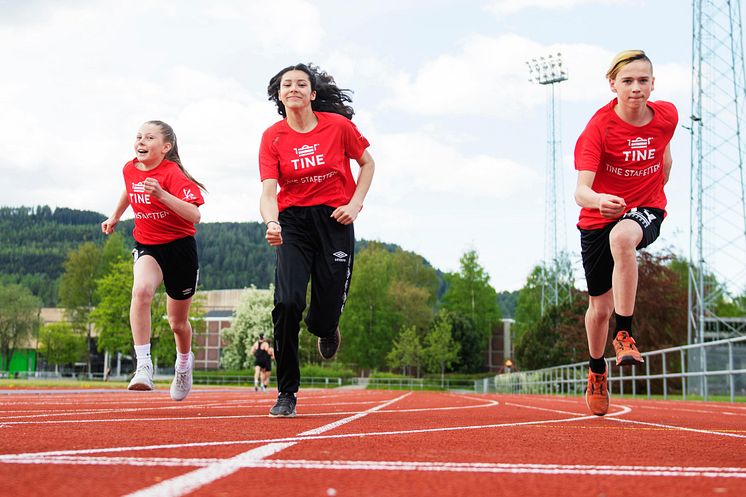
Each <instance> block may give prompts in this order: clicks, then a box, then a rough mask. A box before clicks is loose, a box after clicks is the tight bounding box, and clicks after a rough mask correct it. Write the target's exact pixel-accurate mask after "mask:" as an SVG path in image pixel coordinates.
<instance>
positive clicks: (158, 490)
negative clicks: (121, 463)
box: [125, 392, 411, 497]
mask: <svg viewBox="0 0 746 497" xmlns="http://www.w3.org/2000/svg"><path fill="white" fill-rule="evenodd" d="M409 395H411V392H408V393H405V394H404V395H400V396H399V397H396V398H394V399H391V400H389V401H386V402H384V403H383V404H380V405H378V406H375V407H371V408H370V409H368V410H367V411H364V412H361V413H358V414H355V415H354V416H350V417H347V418H343V419H340V420H338V421H335V422H333V423H329V424H326V425H324V426H321V427H319V428H316V429H313V430H308V431H305V432H303V433H301V434H300V435H299V438H300V439H305V438H308V437H309V436H314V435H318V434H319V433H323V432H325V431H329V430H332V429H334V428H337V427H339V426H342V425H344V424H346V423H349V422H351V421H354V420H356V419H360V418H362V417H364V416H367V415H368V414H370V413H371V412H375V411H377V410H379V409H382V408H384V407H388V406H389V405H391V404H393V403H394V402H397V401H399V400H401V399H403V398H405V397H408V396H409ZM296 443H297V441H293V442H285V443H270V444H269V445H265V446H262V447H257V448H256V449H252V450H249V451H247V452H244V453H242V454H239V455H237V456H234V457H231V458H230V459H225V460H223V461H220V462H217V463H214V464H210V465H209V466H206V467H204V468H201V469H198V470H195V471H192V472H189V473H186V474H183V475H180V476H177V477H175V478H171V479H169V480H165V481H162V482H160V483H158V484H156V485H153V486H151V487H147V488H144V489H142V490H139V491H137V492H133V493H131V494H128V495H127V496H125V497H180V496H182V495H185V494H187V493H190V492H192V491H193V490H195V489H197V488H200V487H203V486H204V485H208V484H210V483H212V482H214V481H216V480H219V479H221V478H224V477H226V476H228V475H230V474H232V473H234V472H236V471H238V470H239V469H241V467H242V464H244V463H250V462H255V461H259V460H262V459H265V458H267V457H269V456H271V455H273V454H276V453H277V452H280V451H281V450H283V449H286V448H288V447H291V446H293V445H295V444H296Z"/></svg>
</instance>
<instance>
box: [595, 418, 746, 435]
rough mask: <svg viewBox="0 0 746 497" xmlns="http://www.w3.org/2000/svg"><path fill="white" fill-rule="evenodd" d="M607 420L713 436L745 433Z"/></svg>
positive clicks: (645, 422)
mask: <svg viewBox="0 0 746 497" xmlns="http://www.w3.org/2000/svg"><path fill="white" fill-rule="evenodd" d="M609 420H610V421H616V422H618V423H630V424H637V425H643V426H654V427H656V428H664V429H667V430H673V431H689V432H693V433H703V434H705V435H715V436H720V437H732V438H746V435H739V434H738V433H728V432H723V431H716V430H703V429H698V428H687V427H685V426H675V425H666V424H662V423H649V422H647V421H635V420H633V419H617V418H609Z"/></svg>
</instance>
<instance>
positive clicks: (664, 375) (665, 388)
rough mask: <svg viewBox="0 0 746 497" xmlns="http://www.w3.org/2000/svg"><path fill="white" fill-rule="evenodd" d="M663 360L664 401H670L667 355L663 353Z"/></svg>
mask: <svg viewBox="0 0 746 497" xmlns="http://www.w3.org/2000/svg"><path fill="white" fill-rule="evenodd" d="M661 355H662V359H663V400H668V381H667V378H668V376H666V374H667V373H666V353H665V352H663V353H662V354H661Z"/></svg>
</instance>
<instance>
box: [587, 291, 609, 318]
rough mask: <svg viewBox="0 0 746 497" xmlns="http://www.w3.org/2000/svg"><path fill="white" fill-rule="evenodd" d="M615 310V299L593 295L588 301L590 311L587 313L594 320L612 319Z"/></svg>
mask: <svg viewBox="0 0 746 497" xmlns="http://www.w3.org/2000/svg"><path fill="white" fill-rule="evenodd" d="M613 312H614V301H613V300H612V299H606V298H593V297H591V298H590V299H589V302H588V311H587V313H586V315H587V316H588V319H590V320H592V321H593V322H596V323H599V322H607V321H609V319H611V315H612V313H613Z"/></svg>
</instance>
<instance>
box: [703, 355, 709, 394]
mask: <svg viewBox="0 0 746 497" xmlns="http://www.w3.org/2000/svg"><path fill="white" fill-rule="evenodd" d="M702 373H703V374H702V379H703V380H704V388H703V389H702V393H703V394H704V398H705V400H707V398H708V397H709V395H708V393H709V392H708V388H707V383H708V381H707V346H706V345H704V344H702Z"/></svg>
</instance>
